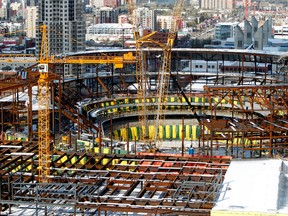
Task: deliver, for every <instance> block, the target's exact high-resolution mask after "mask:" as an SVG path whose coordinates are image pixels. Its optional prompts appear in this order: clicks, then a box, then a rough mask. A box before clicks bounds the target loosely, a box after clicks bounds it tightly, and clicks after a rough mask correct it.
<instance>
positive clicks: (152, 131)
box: [149, 125, 156, 139]
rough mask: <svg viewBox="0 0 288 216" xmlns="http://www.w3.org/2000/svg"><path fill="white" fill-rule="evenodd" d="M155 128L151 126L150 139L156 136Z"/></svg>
mask: <svg viewBox="0 0 288 216" xmlns="http://www.w3.org/2000/svg"><path fill="white" fill-rule="evenodd" d="M155 132H156V131H155V126H154V125H149V139H153V138H154V135H155Z"/></svg>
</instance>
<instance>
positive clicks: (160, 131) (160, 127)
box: [159, 125, 164, 139]
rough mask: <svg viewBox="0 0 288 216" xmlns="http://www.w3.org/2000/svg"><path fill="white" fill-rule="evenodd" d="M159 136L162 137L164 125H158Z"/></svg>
mask: <svg viewBox="0 0 288 216" xmlns="http://www.w3.org/2000/svg"><path fill="white" fill-rule="evenodd" d="M159 138H160V139H164V126H163V125H160V126H159Z"/></svg>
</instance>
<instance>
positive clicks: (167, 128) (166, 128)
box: [165, 125, 171, 139]
mask: <svg viewBox="0 0 288 216" xmlns="http://www.w3.org/2000/svg"><path fill="white" fill-rule="evenodd" d="M165 131H166V139H170V138H171V136H170V135H171V134H170V125H165Z"/></svg>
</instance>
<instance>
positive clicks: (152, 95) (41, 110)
mask: <svg viewBox="0 0 288 216" xmlns="http://www.w3.org/2000/svg"><path fill="white" fill-rule="evenodd" d="M131 7H132V6H131ZM181 7H183V1H179V4H176V5H175V8H174V12H173V13H174V14H173V16H174V17H175V26H174V28H173V29H171V30H170V32H169V34H168V38H167V43H166V44H161V43H159V42H157V41H154V40H153V35H154V34H155V33H154V32H152V33H151V34H149V35H147V36H144V37H140V35H139V32H138V31H137V30H135V29H134V36H135V40H136V48H135V49H117V50H116V49H115V50H100V51H95V52H89V53H86V52H79V53H76V54H71V55H65V56H60V55H59V56H49V43H48V40H47V38H46V33H47V27H46V26H41V27H40V30H41V37H42V44H41V52H40V57H39V59H38V60H35V59H34V58H31V56H28V55H27V56H25V55H19V56H15V55H12V54H11V55H2V56H1V60H0V61H2V62H11V63H14V62H21V61H22V62H26V63H30V66H29V67H27V68H26V69H25V70H23V71H22V72H21V73H16V74H14V75H9V76H8V77H7V76H5V77H3V79H2V80H1V81H0V94H1V99H0V106H1V145H0V152H1V153H0V167H1V171H0V172H1V175H0V206H1V208H0V212H1V214H2V213H3V214H6V215H96V214H97V215H123V214H127V215H129V214H130V215H143V214H144V215H197V216H199V215H215V216H216V215H221V214H220V213H217V212H216V211H215V213H214V214H213V213H211V210H212V209H213V207H214V206H215V204H216V203H217V200H219V198H221V197H222V195H221V194H222V193H223V188H225V190H227V191H229V190H230V191H231V188H229V186H227V184H225V183H223V181H224V179H225V175H226V173H227V172H228V171H229V166H230V164H231V163H233V161H234V160H236V162H234V164H237V163H239V161H244V162H245V165H246V166H247V167H249V165H248V164H249V160H251V161H255V160H260V161H261V164H262V165H263V164H265V163H266V162H267V163H268V161H270V159H271V160H274V159H275V158H276V159H279V160H280V161H283V162H281V163H280V164H279V163H277V164H276V163H275V166H274V167H275V169H277V173H276V171H275V175H278V174H279V173H278V172H280V173H281V176H282V177H281V178H280V177H279V179H280V180H281V182H280V183H281V184H280V183H279V184H278V183H275V182H274V184H277V186H278V185H279V187H280V186H281V185H283V187H282V186H281V190H280V189H279V188H277V190H279V191H280V192H279V196H280V195H281V197H288V195H287V192H285V191H284V192H283V191H282V190H283V188H284V189H285V188H287V187H288V183H287V182H288V177H287V170H288V169H287V167H288V164H287V162H285V161H286V160H287V156H288V149H287V145H288V134H287V131H288V130H287V129H288V119H287V117H288V115H287V111H288V104H287V101H288V84H287V78H288V77H287V71H288V70H287V69H288V68H287V67H288V65H287V62H288V56H286V55H283V53H273V52H271V53H269V52H262V51H255V50H252V51H251V50H212V49H193V48H191V49H190V48H189V49H181V48H173V49H172V46H173V43H174V40H175V37H176V33H177V30H178V29H177V26H178V25H177V21H178V19H177V17H179V13H180V11H181ZM130 10H132V8H130ZM151 44H152V45H151ZM195 61H196V62H197V61H198V63H197V64H199V65H200V63H199V62H202V61H204V64H203V65H202V66H199V67H198V68H199V70H195V69H192V65H193V62H195ZM212 63H213V64H215V65H217V67H215V68H214V67H213V68H212V66H211V67H210V66H209V65H210V64H212ZM67 64H68V65H72V66H73V68H74V69H75V70H76V72H75V73H74V74H73V76H69V77H65V76H63V75H62V74H61V71H63V70H64V69H63V67H64V65H67ZM208 66H209V67H208ZM83 68H85V69H87V68H89V73H86V74H85V76H84V74H83ZM184 68H186V69H185V70H184ZM187 68H188V71H187ZM200 68H201V69H200ZM196 80H197V82H195V81H196ZM195 87H197V88H195ZM200 87H201V88H200ZM199 88H200V90H199ZM263 161H266V162H263ZM240 163H241V162H240ZM232 167H236V165H233V166H232ZM279 167H280V168H281V169H280V168H279ZM285 167H286V168H285ZM236 169H238V168H236ZM263 170H264V169H263ZM238 171H239V172H240V170H238ZM267 172H269V171H267ZM230 173H231V171H230ZM282 174H283V175H282ZM244 175H246V174H244V173H243V176H244ZM279 175H280V174H279ZM229 176H231V175H229ZM285 176H286V177H285ZM277 177H278V176H277ZM280 180H279V181H280ZM233 181H235V180H233ZM233 181H232V182H233ZM259 181H260V180H259ZM223 185H226V186H225V187H224V186H223ZM233 189H234V188H233ZM283 194H284V195H283ZM246 195H247V194H246ZM277 196H278V194H277V195H275V197H277ZM275 199H277V200H278V198H275ZM278 201H279V200H278ZM279 202H280V201H279ZM287 203H288V198H287V199H284V198H283V200H282V201H281V204H279V205H277V207H275V209H274V210H275V212H274V210H273V215H274V213H275V215H276V213H279V212H281V211H282V210H283V209H286V206H287ZM243 205H244V204H243ZM218 206H219V205H218ZM228 206H232V205H231V204H228ZM233 206H234V205H233ZM223 208H224V207H221V208H220V211H221V209H223ZM231 208H232V207H231ZM235 208H236V209H241V211H243V209H242V206H240V205H239V206H236V207H235V206H234V209H235ZM243 208H245V207H243ZM267 208H268V207H267ZM271 208H272V207H271ZM273 208H274V207H273ZM218 210H219V209H218ZM249 211H250V212H251V211H253V210H251V209H249ZM269 211H270V210H269ZM282 213H283V215H287V214H288V211H286V210H285V211H284V210H283V212H282ZM227 215H228V214H227ZM231 215H233V213H232V214H231Z"/></svg>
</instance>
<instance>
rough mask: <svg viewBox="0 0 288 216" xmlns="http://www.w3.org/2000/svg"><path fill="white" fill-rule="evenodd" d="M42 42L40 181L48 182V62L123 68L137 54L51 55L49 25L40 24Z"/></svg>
mask: <svg viewBox="0 0 288 216" xmlns="http://www.w3.org/2000/svg"><path fill="white" fill-rule="evenodd" d="M40 32H41V34H42V42H41V49H40V58H39V65H38V71H39V73H40V78H39V81H38V106H39V108H38V145H39V147H38V148H39V181H40V182H48V181H49V175H50V163H51V154H50V124H49V110H50V107H49V104H50V103H49V102H50V90H49V71H48V68H49V67H48V64H55V63H62V64H103V63H112V64H114V68H123V64H124V63H135V56H133V54H132V53H131V52H129V53H127V54H124V55H123V56H108V57H107V56H101V57H99V56H89V57H87V56H78V57H73V56H71V57H69V56H68V57H62V58H57V59H56V58H54V56H51V57H49V44H48V38H47V26H40Z"/></svg>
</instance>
